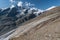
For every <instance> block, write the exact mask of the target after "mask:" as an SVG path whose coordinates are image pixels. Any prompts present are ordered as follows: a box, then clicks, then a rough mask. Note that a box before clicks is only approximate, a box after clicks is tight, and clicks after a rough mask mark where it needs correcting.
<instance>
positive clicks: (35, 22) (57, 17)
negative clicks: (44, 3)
mask: <svg viewBox="0 0 60 40" xmlns="http://www.w3.org/2000/svg"><path fill="white" fill-rule="evenodd" d="M10 40H60V7H56V8H53V9H51V10H49V11H47V12H44V13H42V14H41V15H40V16H38V17H36V18H34V19H32V20H29V21H27V22H25V23H23V25H21V26H20V27H18V28H17V29H16V31H15V32H14V33H13V34H11V35H10Z"/></svg>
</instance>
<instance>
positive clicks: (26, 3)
mask: <svg viewBox="0 0 60 40" xmlns="http://www.w3.org/2000/svg"><path fill="white" fill-rule="evenodd" d="M25 5H26V6H34V4H31V3H28V2H25Z"/></svg>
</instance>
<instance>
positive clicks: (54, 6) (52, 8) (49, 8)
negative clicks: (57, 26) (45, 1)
mask: <svg viewBox="0 0 60 40" xmlns="http://www.w3.org/2000/svg"><path fill="white" fill-rule="evenodd" d="M55 7H56V6H52V7H50V8H48V9H46V10H51V9H53V8H55Z"/></svg>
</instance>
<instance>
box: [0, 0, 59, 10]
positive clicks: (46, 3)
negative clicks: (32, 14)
mask: <svg viewBox="0 0 60 40" xmlns="http://www.w3.org/2000/svg"><path fill="white" fill-rule="evenodd" d="M20 1H22V2H30V3H32V4H34V5H35V7H37V8H38V9H42V10H44V9H47V8H49V7H51V6H60V0H20ZM10 5H11V2H10V0H0V8H7V7H9V6H10Z"/></svg>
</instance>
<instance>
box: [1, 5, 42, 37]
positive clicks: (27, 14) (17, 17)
mask: <svg viewBox="0 0 60 40" xmlns="http://www.w3.org/2000/svg"><path fill="white" fill-rule="evenodd" d="M41 13H42V11H41V10H39V9H37V8H34V7H29V8H26V6H25V7H23V6H22V7H21V6H17V5H16V6H15V5H12V6H11V7H9V8H5V9H0V36H1V35H3V34H5V33H7V32H9V31H11V30H13V29H15V28H17V26H18V25H21V24H22V23H23V22H25V21H28V20H30V19H33V18H35V17H36V16H38V15H40V14H41ZM21 20H22V21H21Z"/></svg>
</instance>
